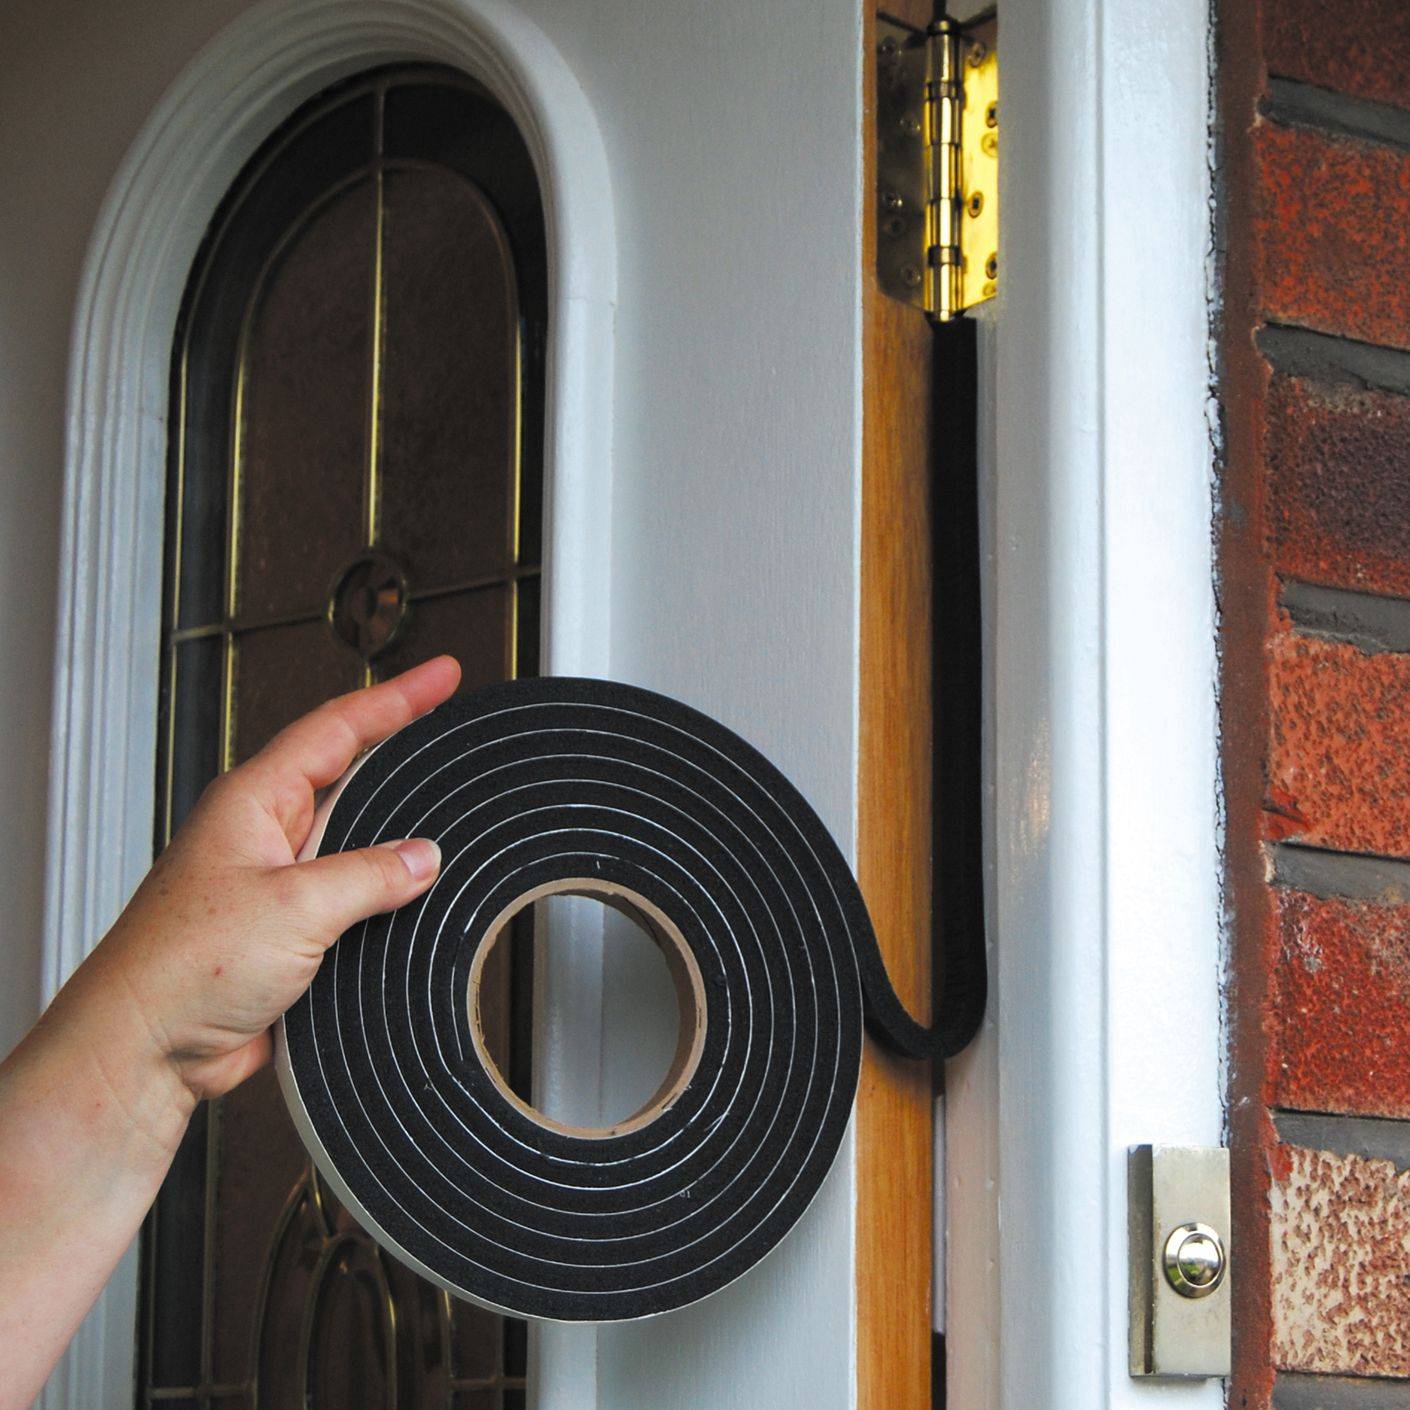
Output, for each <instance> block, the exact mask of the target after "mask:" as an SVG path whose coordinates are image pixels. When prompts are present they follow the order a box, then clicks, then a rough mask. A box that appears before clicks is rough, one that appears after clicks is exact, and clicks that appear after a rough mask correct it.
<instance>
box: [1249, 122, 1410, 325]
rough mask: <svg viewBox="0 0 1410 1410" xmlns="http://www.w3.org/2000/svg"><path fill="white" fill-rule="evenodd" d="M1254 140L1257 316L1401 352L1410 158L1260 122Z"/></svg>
mask: <svg viewBox="0 0 1410 1410" xmlns="http://www.w3.org/2000/svg"><path fill="white" fill-rule="evenodd" d="M1254 143H1255V153H1254V155H1255V166H1256V170H1257V172H1258V179H1257V191H1256V193H1255V199H1254V206H1255V212H1256V213H1255V216H1254V221H1253V225H1254V230H1253V235H1254V238H1255V241H1256V248H1257V256H1256V265H1257V269H1258V279H1259V283H1260V286H1261V287H1260V295H1261V304H1262V309H1263V312H1264V314H1265V315H1266V317H1267V318H1268V319H1269V320H1270V321H1271V322H1275V323H1294V324H1299V325H1301V326H1303V327H1307V328H1317V329H1321V330H1322V331H1323V332H1327V333H1338V334H1342V335H1344V336H1346V337H1350V338H1358V339H1360V340H1361V341H1363V342H1368V343H1381V344H1384V345H1386V346H1392V347H1399V348H1410V152H1404V151H1400V150H1397V149H1392V148H1389V147H1380V146H1376V145H1374V144H1372V143H1369V142H1361V141H1355V140H1352V139H1348V138H1331V137H1327V136H1324V135H1323V134H1321V133H1318V132H1312V131H1307V130H1304V129H1300V128H1297V129H1295V128H1285V127H1278V126H1275V125H1274V124H1272V123H1266V122H1264V123H1260V124H1259V126H1258V128H1257V129H1256V131H1255V133H1254Z"/></svg>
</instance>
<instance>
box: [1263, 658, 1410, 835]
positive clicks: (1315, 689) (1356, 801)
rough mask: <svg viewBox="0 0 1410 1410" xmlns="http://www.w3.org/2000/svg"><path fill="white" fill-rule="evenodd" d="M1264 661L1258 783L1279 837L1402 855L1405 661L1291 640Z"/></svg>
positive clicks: (1408, 722) (1409, 747) (1409, 702)
mask: <svg viewBox="0 0 1410 1410" xmlns="http://www.w3.org/2000/svg"><path fill="white" fill-rule="evenodd" d="M1268 652H1269V663H1268V664H1269V696H1270V707H1271V708H1270V726H1269V728H1270V734H1271V739H1270V741H1269V758H1268V779H1267V783H1268V787H1269V807H1270V808H1271V809H1273V810H1274V811H1275V816H1276V817H1277V818H1278V819H1279V822H1280V833H1279V835H1281V836H1285V837H1286V836H1293V837H1296V838H1297V839H1298V840H1299V841H1301V842H1309V843H1314V844H1316V845H1317V846H1320V847H1331V848H1336V849H1338V850H1340V851H1346V852H1372V853H1379V854H1381V855H1383V856H1407V855H1410V656H1404V655H1399V654H1396V653H1393V652H1382V653H1381V654H1379V655H1374V656H1371V655H1366V654H1364V653H1363V652H1361V651H1358V650H1357V649H1356V648H1355V647H1353V646H1344V645H1342V644H1341V643H1339V642H1333V641H1322V640H1318V639H1315V638H1310V637H1302V636H1298V635H1296V634H1294V633H1292V632H1282V633H1279V634H1278V635H1276V636H1274V637H1273V638H1272V640H1271V641H1270V642H1269V644H1268Z"/></svg>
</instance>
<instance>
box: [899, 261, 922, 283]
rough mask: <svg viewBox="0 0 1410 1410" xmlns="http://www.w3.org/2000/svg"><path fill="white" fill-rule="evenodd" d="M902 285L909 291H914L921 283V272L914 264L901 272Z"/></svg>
mask: <svg viewBox="0 0 1410 1410" xmlns="http://www.w3.org/2000/svg"><path fill="white" fill-rule="evenodd" d="M901 283H903V284H904V285H906V287H907V288H909V289H914V288H915V287H916V286H917V285H918V284H919V283H920V270H918V269H917V268H916V267H915V265H913V264H908V265H906V266H905V268H904V269H902V270H901Z"/></svg>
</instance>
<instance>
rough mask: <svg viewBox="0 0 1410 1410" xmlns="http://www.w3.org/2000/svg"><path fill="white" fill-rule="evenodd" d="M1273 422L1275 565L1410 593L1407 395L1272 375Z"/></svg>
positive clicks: (1368, 588)
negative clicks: (1355, 389) (1349, 388)
mask: <svg viewBox="0 0 1410 1410" xmlns="http://www.w3.org/2000/svg"><path fill="white" fill-rule="evenodd" d="M1407 13H1410V8H1407ZM1267 418H1268V419H1267V433H1266V437H1265V441H1264V446H1265V451H1266V454H1267V461H1268V474H1269V501H1270V503H1269V527H1270V531H1271V534H1272V539H1273V566H1274V568H1275V570H1276V571H1277V572H1278V573H1279V574H1281V575H1282V576H1284V577H1293V578H1302V579H1305V580H1306V581H1308V582H1314V583H1324V584H1327V585H1329V586H1332V587H1346V588H1355V589H1357V590H1359V591H1362V592H1377V593H1385V594H1388V595H1391V596H1400V597H1410V473H1407V469H1410V398H1407V397H1401V396H1392V395H1391V394H1389V393H1386V392H1356V391H1350V390H1344V389H1341V388H1319V387H1317V386H1314V385H1312V384H1310V383H1307V382H1303V381H1300V380H1297V379H1294V378H1289V377H1275V378H1274V379H1273V383H1272V386H1271V388H1270V390H1269V396H1268V407H1267Z"/></svg>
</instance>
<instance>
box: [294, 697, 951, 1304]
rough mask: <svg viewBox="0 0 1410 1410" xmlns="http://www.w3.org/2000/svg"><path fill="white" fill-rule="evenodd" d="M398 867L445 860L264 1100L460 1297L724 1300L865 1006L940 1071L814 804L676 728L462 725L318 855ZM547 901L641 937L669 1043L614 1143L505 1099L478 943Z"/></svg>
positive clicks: (842, 1080)
mask: <svg viewBox="0 0 1410 1410" xmlns="http://www.w3.org/2000/svg"><path fill="white" fill-rule="evenodd" d="M402 837H432V838H435V839H436V840H437V841H438V842H439V844H440V847H441V851H442V870H441V873H440V876H439V877H438V879H437V880H436V882H435V884H434V885H433V886H432V887H431V889H430V890H429V891H428V892H426V893H425V895H423V896H422V897H420V898H419V899H418V900H416V901H414V902H412V903H411V904H409V905H406V906H403V907H402V908H401V909H399V910H397V911H394V912H392V913H390V914H388V915H381V916H374V917H372V918H371V919H370V920H368V921H365V922H364V923H362V924H361V925H358V926H355V927H353V928H352V929H351V930H349V931H348V932H347V933H346V934H345V935H344V936H343V937H342V938H341V939H340V940H339V941H338V943H337V944H336V945H335V946H334V947H333V949H332V950H331V951H330V952H329V954H328V956H327V957H326V958H325V960H324V962H323V965H322V967H321V968H320V970H319V972H318V976H317V978H316V979H315V980H314V983H313V985H312V986H311V988H310V989H309V990H308V992H307V993H306V994H305V995H304V997H303V998H302V999H301V1000H300V1001H299V1002H298V1003H297V1004H296V1005H295V1006H294V1007H293V1008H291V1009H290V1010H289V1012H288V1013H287V1014H286V1015H285V1018H284V1020H283V1023H282V1025H281V1030H280V1035H279V1044H278V1067H279V1076H280V1081H281V1084H282V1086H283V1089H284V1094H285V1097H286V1100H287V1101H288V1103H289V1107H290V1110H291V1112H292V1113H293V1116H294V1120H295V1123H296V1124H297V1126H298V1128H299V1131H300V1133H301V1135H302V1136H303V1138H304V1141H305V1143H306V1144H307V1146H308V1147H309V1150H310V1151H311V1153H312V1154H313V1157H314V1159H315V1162H316V1163H317V1165H318V1167H319V1169H320V1171H321V1172H322V1174H323V1175H324V1177H325V1178H326V1179H327V1180H328V1181H329V1182H330V1184H331V1185H332V1187H333V1188H334V1190H335V1191H336V1192H337V1193H338V1195H339V1197H340V1198H341V1199H342V1200H343V1201H344V1203H345V1204H346V1205H347V1206H348V1208H349V1210H350V1211H351V1212H352V1213H353V1215H354V1216H355V1217H356V1218H357V1219H359V1221H360V1222H361V1223H362V1224H363V1225H364V1226H365V1227H366V1228H367V1229H368V1231H369V1232H370V1233H371V1234H372V1235H373V1236H374V1237H375V1238H376V1239H377V1240H378V1241H379V1242H380V1243H381V1244H382V1245H383V1246H384V1247H385V1248H387V1249H388V1250H389V1251H390V1252H391V1253H393V1254H394V1255H396V1256H397V1257H399V1258H401V1259H402V1260H403V1261H404V1262H406V1263H408V1264H410V1265H411V1266H412V1267H414V1268H415V1269H417V1270H418V1271H419V1272H421V1273H423V1274H424V1275H426V1276H428V1277H430V1278H431V1279H432V1280H433V1281H435V1282H436V1283H438V1284H440V1285H441V1286H443V1287H445V1288H447V1289H449V1290H450V1291H451V1292H453V1293H455V1294H457V1295H458V1296H462V1297H466V1298H469V1299H471V1300H472V1301H475V1302H478V1303H481V1304H483V1305H485V1306H488V1307H491V1308H494V1309H497V1310H500V1311H505V1312H510V1313H513V1314H515V1315H518V1316H528V1317H536V1318H544V1319H550V1320H555V1321H611V1320H619V1319H628V1318H637V1317H645V1316H650V1315H653V1314H656V1313H660V1312H665V1311H668V1310H670V1309H672V1308H677V1307H681V1306H684V1305H685V1304H688V1303H691V1302H694V1301H697V1300H698V1299H700V1298H702V1297H705V1296H707V1295H708V1294H710V1293H712V1292H715V1291H716V1290H718V1289H719V1288H721V1287H723V1286H725V1285H726V1284H728V1283H730V1282H731V1281H733V1280H734V1279H735V1278H737V1277H738V1276H739V1275H740V1274H742V1273H743V1272H745V1271H746V1270H747V1269H749V1268H750V1267H752V1266H753V1265H754V1264H755V1263H757V1262H758V1261H759V1260H760V1259H761V1258H762V1257H763V1256H764V1255H765V1254H766V1253H767V1252H768V1251H769V1250H770V1249H771V1248H773V1247H774V1246H775V1245H776V1244H777V1243H778V1241H779V1240H780V1239H781V1238H782V1237H783V1236H784V1234H785V1233H786V1232H787V1231H788V1230H789V1229H790V1228H791V1227H792V1226H793V1224H794V1223H795V1222H796V1221H797V1220H798V1218H799V1216H800V1215H801V1214H802V1213H803V1211H804V1210H805V1209H806V1207H807V1206H808V1204H809V1203H810V1201H811V1200H812V1199H813V1197H814V1196H815V1195H816V1193H817V1191H818V1189H819V1187H820V1186H821V1184H822V1181H823V1178H824V1177H825V1175H826V1174H827V1172H828V1169H829V1167H830V1166H831V1164H832V1161H833V1158H834V1156H835V1155H836V1153H837V1149H838V1146H839V1144H840V1142H841V1139H842V1135H843V1132H844V1130H845V1128H846V1125H847V1121H848V1117H849V1114H850V1111H851V1107H852V1101H853V1098H854V1096H855V1093H856V1088H857V1079H858V1072H859V1068H860V1062H861V1043H862V1026H863V985H864V982H865V986H866V989H867V993H868V1008H869V1010H870V1012H871V1015H872V1017H873V1020H874V1021H880V1022H881V1023H883V1024H884V1025H886V1026H887V1028H888V1036H889V1038H890V1039H891V1041H892V1043H893V1045H894V1046H897V1047H899V1048H901V1049H902V1050H908V1051H909V1050H917V1049H918V1050H919V1051H920V1052H922V1053H928V1052H929V1051H930V1050H931V1048H932V1046H933V1042H934V1039H933V1037H932V1035H931V1034H930V1033H929V1031H928V1030H926V1029H924V1028H922V1027H920V1026H919V1025H917V1024H915V1023H914V1021H913V1020H911V1019H910V1018H909V1016H908V1015H906V1013H905V1011H904V1009H903V1008H902V1007H901V1005H900V1003H899V1001H898V1000H897V999H896V996H895V994H894V992H893V991H892V990H891V986H890V984H889V982H887V980H886V975H885V970H884V967H883V965H882V962H881V958H880V955H879V952H878V950H877V946H876V940H875V937H874V936H873V933H872V929H871V924H870V921H869V920H868V918H867V913H866V907H865V905H864V904H863V901H862V898H861V894H860V892H859V891H858V889H857V886H856V883H855V881H854V880H853V877H852V874H851V872H850V870H849V868H848V866H847V864H846V862H845V860H844V859H843V857H842V855H841V853H840V852H839V851H838V849H837V847H836V845H835V844H834V842H833V841H832V838H831V836H830V835H829V833H828V831H827V829H826V828H825V827H824V826H823V824H822V822H821V821H820V820H819V819H818V817H817V816H816V814H815V813H814V812H813V810H812V809H811V808H810V807H809V806H808V804H807V802H806V801H805V800H804V799H803V797H802V795H801V794H799V792H798V791H797V789H795V788H794V787H793V786H792V785H791V784H790V783H789V782H788V781H787V780H786V779H785V778H784V777H783V775H782V774H780V773H779V772H778V770H777V769H775V768H774V767H773V766H772V765H771V764H770V763H769V762H768V761H767V760H766V759H765V758H764V757H763V756H762V755H761V754H759V753H758V751H757V750H755V749H754V748H752V747H751V746H750V745H748V744H747V743H745V742H744V741H743V740H741V739H740V738H739V737H738V736H736V735H735V734H733V733H732V732H731V731H729V730H727V729H726V728H724V727H723V726H722V725H719V724H717V723H716V722H714V721H713V720H710V719H709V718H707V717H706V716H704V715H701V714H699V713H698V712H696V711H694V710H691V709H689V708H688V707H686V706H684V705H681V704H679V703H678V702H676V701H673V700H669V699H667V698H665V697H663V696H660V695H655V694H653V693H651V692H649V691H644V690H639V689H636V688H633V687H629V686H624V685H618V684H613V683H610V682H605V681H592V680H572V679H564V678H544V679H534V680H525V681H513V682H508V683H506V684H503V685H497V686H491V687H488V688H485V689H482V690H480V691H477V692H474V693H473V694H469V695H466V696H462V697H458V698H456V699H454V700H452V701H450V702H448V703H447V704H445V705H443V706H442V707H441V708H440V709H438V710H436V711H434V712H433V713H431V714H430V715H428V716H426V717H424V718H423V719H421V720H419V721H417V722H416V723H415V724H413V725H411V726H409V727H408V728H407V729H405V730H402V731H401V732H400V733H398V734H396V735H394V736H393V737H392V738H391V739H389V740H387V741H386V742H385V743H383V744H382V745H380V746H379V747H378V748H377V749H375V750H374V751H373V752H372V753H371V754H370V755H368V756H367V758H366V759H365V760H364V761H363V763H362V765H361V766H360V767H359V768H358V770H357V771H356V772H355V773H354V774H352V775H351V777H350V778H349V780H348V781H347V783H346V785H345V786H344V788H343V790H342V792H341V793H340V794H339V795H338V797H337V799H336V801H335V802H334V804H333V806H332V808H331V810H330V812H329V813H328V815H327V819H326V825H325V828H324V832H323V836H322V840H321V842H320V844H319V852H320V854H324V853H328V852H332V851H342V850H348V849H351V848H358V847H366V846H371V845H373V844H375V843H377V842H382V841H389V840H392V839H396V838H402ZM564 891H567V892H574V893H579V894H588V895H597V896H600V897H601V898H602V899H604V900H605V901H608V902H609V903H616V904H620V905H622V906H623V907H625V908H627V909H630V910H633V911H634V912H635V913H636V914H637V917H638V919H641V920H642V921H643V923H644V924H646V925H647V927H648V928H649V929H651V930H652V932H653V933H654V934H655V935H656V938H657V939H658V941H659V942H660V943H661V945H662V948H663V951H664V952H666V954H667V959H668V962H671V964H672V971H673V974H674V975H675V977H676V980H677V987H678V992H679V993H680V995H681V999H682V1008H683V1013H684V1014H685V1015H686V1016H687V1017H686V1021H685V1022H684V1023H683V1041H682V1045H681V1051H680V1052H679V1053H678V1055H677V1063H676V1066H675V1068H674V1069H673V1076H672V1078H670V1079H668V1081H667V1084H666V1089H665V1090H663V1092H662V1093H661V1094H660V1095H659V1097H658V1099H657V1100H656V1101H655V1102H654V1103H653V1104H651V1106H650V1108H649V1109H648V1111H647V1112H645V1113H644V1114H643V1115H642V1116H640V1117H639V1118H638V1119H636V1120H634V1121H629V1122H626V1123H624V1124H622V1125H621V1126H618V1127H614V1128H612V1129H611V1130H610V1131H605V1132H592V1133H589V1132H585V1131H580V1130H574V1129H572V1128H569V1127H564V1126H561V1125H558V1124H557V1123H553V1122H550V1121H548V1120H546V1119H544V1118H541V1117H538V1116H536V1115H535V1114H534V1113H533V1112H532V1111H531V1110H530V1109H529V1108H527V1107H526V1106H525V1105H524V1103H522V1102H520V1101H519V1100H518V1099H517V1098H515V1097H514V1096H513V1095H512V1094H511V1093H509V1091H508V1090H507V1088H506V1087H505V1086H504V1084H503V1082H502V1080H501V1079H499V1077H498V1074H497V1072H495V1070H494V1068H493V1064H492V1063H490V1062H489V1061H488V1060H487V1058H486V1057H485V1056H484V1052H483V1047H482V1044H481V1042H480V1039H479V1035H478V1030H477V1028H476V1024H475V1019H474V1011H475V1002H474V993H475V985H476V982H477V974H478V966H477V964H476V957H477V954H480V953H481V951H482V944H483V942H486V941H487V940H488V939H489V938H490V937H492V936H493V935H494V934H495V933H496V930H497V928H498V927H500V926H502V925H503V923H504V922H505V920H506V919H507V918H508V916H510V915H512V914H513V913H514V911H515V910H517V909H519V908H520V906H521V905H522V904H525V903H526V901H527V900H528V899H531V898H533V897H534V896H537V895H544V894H553V893H554V892H564ZM864 977H865V978H864ZM893 1029H894V1031H892V1030H893Z"/></svg>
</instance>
